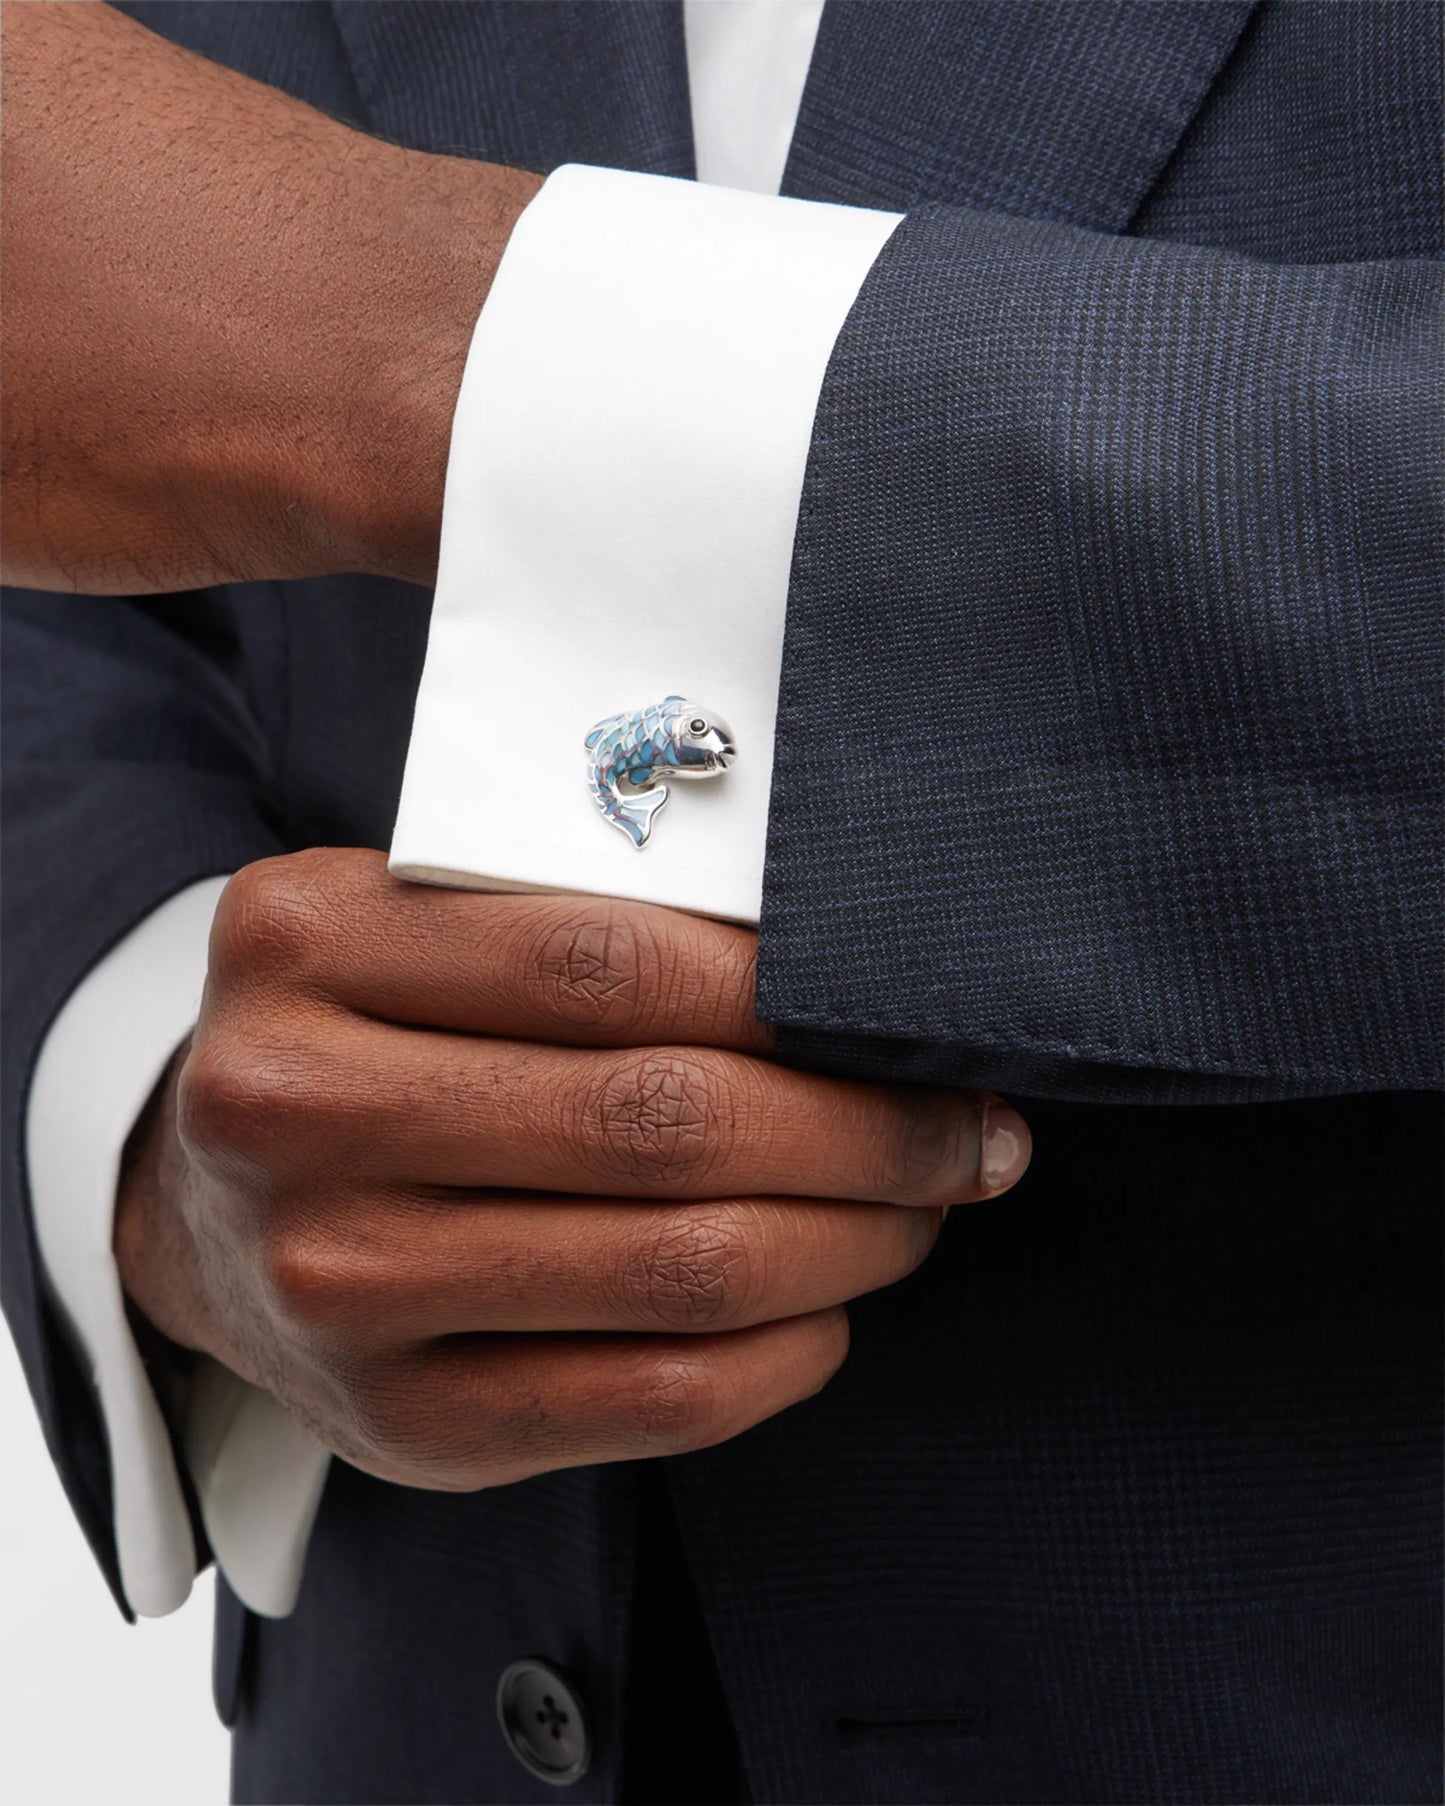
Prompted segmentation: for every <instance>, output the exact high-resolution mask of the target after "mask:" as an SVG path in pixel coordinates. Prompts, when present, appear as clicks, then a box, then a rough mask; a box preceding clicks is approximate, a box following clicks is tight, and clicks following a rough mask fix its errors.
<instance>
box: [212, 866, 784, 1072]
mask: <svg viewBox="0 0 1445 1806" xmlns="http://www.w3.org/2000/svg"><path fill="white" fill-rule="evenodd" d="M337 857H338V856H337V855H335V854H332V855H331V856H330V858H329V861H328V862H327V863H326V864H325V866H323V865H322V864H321V861H320V857H319V856H318V858H317V860H316V861H315V862H314V863H313V862H312V860H311V857H310V856H309V855H305V854H302V855H296V854H292V855H290V856H289V857H287V858H284V859H277V860H264V861H262V862H260V863H259V864H258V865H256V866H251V867H248V868H246V871H245V872H244V873H241V874H238V876H237V878H236V879H233V880H232V885H233V886H235V885H236V884H237V883H240V882H242V881H245V883H246V886H247V890H248V892H249V893H250V894H248V895H247V896H246V897H245V898H244V899H243V900H242V901H241V905H240V912H241V913H242V914H244V915H245V917H246V918H247V920H249V921H251V922H252V923H253V924H254V921H255V918H256V915H257V912H258V911H259V912H261V913H262V914H263V915H265V916H268V917H270V918H271V919H272V920H273V922H274V923H275V925H276V928H277V929H278V930H279V932H273V933H272V934H270V935H269V936H268V937H266V938H267V940H268V943H269V944H272V945H275V946H280V947H283V948H284V949H285V952H284V954H283V955H282V958H281V964H282V966H283V968H284V969H285V972H286V976H287V979H288V981H289V982H295V980H296V979H297V978H298V977H299V978H300V979H301V981H302V982H303V983H308V984H309V985H310V986H311V987H312V988H314V989H315V990H317V991H318V992H319V993H320V994H322V995H324V996H326V997H328V998H330V999H333V1000H334V1001H336V1002H339V1003H341V1004H343V1005H345V1006H346V1007H347V1008H349V1009H351V1010H353V1011H354V1012H356V1013H357V1014H359V1015H364V1016H371V1017H374V1018H376V1019H378V1020H382V1021H387V1022H395V1023H401V1024H406V1025H407V1026H410V1027H424V1028H438V1029H450V1030H454V1031H457V1032H461V1033H472V1034H487V1035H497V1036H503V1037H506V1038H507V1039H510V1040H524V1041H542V1042H549V1043H555V1044H558V1045H562V1046H569V1045H570V1046H577V1047H602V1046H605V1047H641V1046H652V1045H656V1044H659V1043H664V1044H686V1045H691V1046H697V1047H722V1048H731V1049H734V1050H736V1051H738V1052H740V1053H769V1052H771V1051H772V1048H773V1044H774V1037H773V1034H772V1031H771V1030H770V1029H768V1028H766V1027H765V1026H764V1025H763V1024H762V1023H760V1022H759V1021H758V1019H757V1015H756V1011H755V1008H754V998H755V990H756V986H755V968H756V961H757V936H756V935H755V934H754V933H753V932H752V931H751V930H749V929H746V928H739V927H735V926H733V925H731V924H729V923H724V922H713V921H708V920H706V919H704V918H703V917H700V916H691V915H685V914H683V913H682V912H681V911H679V910H673V909H664V908H660V907H658V906H656V905H653V904H646V903H625V902H619V901H615V900H613V899H609V898H602V897H580V896H578V897H573V896H549V897H542V896H517V895H498V894H494V893H490V892H484V891H463V890H447V889H442V888H440V887H437V886H432V885H422V884H411V883H407V882H405V881H404V880H401V879H398V878H394V877H392V876H391V874H390V873H389V872H388V870H387V868H386V859H385V856H384V855H383V854H381V853H370V852H360V851H358V852H356V853H355V854H347V855H345V856H344V857H345V859H346V860H347V862H348V864H347V866H346V868H345V870H346V879H345V882H338V881H337V873H336V865H335V861H336V858H337Z"/></svg>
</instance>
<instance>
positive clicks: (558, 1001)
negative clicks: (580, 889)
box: [532, 904, 650, 1035]
mask: <svg viewBox="0 0 1445 1806" xmlns="http://www.w3.org/2000/svg"><path fill="white" fill-rule="evenodd" d="M648 963H649V962H648V959H647V950H646V949H645V948H644V945H643V936H642V935H641V934H640V933H639V930H638V924H637V920H636V918H635V917H634V916H632V915H630V914H629V913H628V912H627V911H626V910H623V909H616V908H611V907H608V906H607V905H605V904H604V905H598V906H596V907H588V908H586V909H582V910H577V911H570V912H569V913H568V914H566V915H565V916H564V917H562V918H561V919H560V920H555V921H553V922H552V923H551V924H550V925H549V926H548V927H547V928H546V929H545V930H544V931H543V932H542V934H541V936H540V937H539V940H538V943H537V947H536V950H535V952H534V954H533V957H532V970H533V974H534V976H535V979H536V982H537V984H538V986H539V987H540V989H541V992H542V997H543V1001H544V1003H545V1004H546V1005H548V1006H549V1007H550V1009H551V1010H552V1011H553V1012H554V1013H555V1014H556V1015H557V1016H558V1017H559V1018H560V1019H561V1020H562V1021H564V1022H568V1023H572V1024H575V1025H576V1026H578V1027H580V1028H592V1029H597V1030H602V1031H606V1032H608V1033H611V1034H616V1035H625V1034H626V1033H628V1032H629V1031H630V1030H632V1029H633V1028H635V1027H636V1026H637V1023H638V1021H639V1018H640V1015H641V1011H642V999H643V997H644V996H645V995H646V994H647V992H648V990H649V988H650V987H649V986H648V985H647V984H646V983H645V982H644V968H645V966H646V965H647V964H648Z"/></svg>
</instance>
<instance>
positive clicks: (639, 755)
mask: <svg viewBox="0 0 1445 1806" xmlns="http://www.w3.org/2000/svg"><path fill="white" fill-rule="evenodd" d="M585 744H586V747H587V755H588V757H587V785H588V788H589V789H590V790H591V792H592V800H593V801H594V802H595V803H596V805H597V807H598V808H599V809H600V810H601V812H602V814H603V815H604V816H605V817H606V819H607V820H608V821H610V822H611V823H612V825H613V827H614V828H617V829H619V830H620V831H621V832H622V833H623V834H625V835H626V836H627V838H628V839H629V840H630V841H631V842H632V844H633V846H635V847H637V848H638V849H639V850H640V849H641V848H643V847H644V846H646V845H647V838H648V836H649V835H650V834H651V833H652V821H653V817H654V816H655V815H656V814H657V812H658V810H659V809H661V808H662V805H663V804H664V803H665V802H666V801H667V799H668V796H669V795H670V794H671V793H670V791H669V789H668V785H669V784H670V783H671V781H672V779H673V778H688V779H694V778H716V777H721V776H722V774H723V773H724V772H725V771H726V770H727V769H728V767H729V766H730V765H731V764H732V762H733V761H734V759H736V758H737V748H736V747H735V746H734V745H733V737H732V732H731V730H730V729H729V727H728V725H727V723H726V722H725V721H722V720H720V719H719V718H718V716H716V715H714V714H712V713H711V711H710V710H708V709H704V708H700V707H699V706H698V704H697V703H695V702H689V701H688V700H687V698H686V697H685V696H665V697H664V698H663V699H662V701H661V702H655V703H652V704H651V705H650V706H649V707H647V708H643V709H630V710H628V711H627V712H626V713H624V714H621V715H609V716H608V717H607V719H606V720H605V721H599V722H598V723H597V725H596V727H594V728H593V729H592V731H591V733H590V734H588V736H587V739H586V742H585Z"/></svg>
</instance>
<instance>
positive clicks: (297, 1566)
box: [25, 877, 328, 1618]
mask: <svg viewBox="0 0 1445 1806" xmlns="http://www.w3.org/2000/svg"><path fill="white" fill-rule="evenodd" d="M225 884H226V879H225V878H224V877H220V878H210V879H206V880H204V881H202V882H201V883H199V884H194V885H191V886H190V887H189V888H188V889H186V890H184V891H181V892H179V893H178V894H177V895H176V896H174V897H172V898H170V900H169V901H168V902H166V903H163V904H161V906H160V907H159V908H158V909H156V910H154V911H153V912H152V913H151V914H150V915H149V916H147V917H146V919H145V920H144V921H143V922H141V923H140V924H139V926H138V927H136V928H135V929H133V930H132V931H131V933H130V934H129V935H128V936H127V937H126V938H125V940H123V941H122V942H120V944H119V945H118V946H116V947H114V948H113V949H112V950H111V951H110V952H109V953H108V954H107V955H106V956H105V958H104V959H102V960H101V961H100V963H99V964H98V965H97V966H95V967H94V969H93V970H92V971H91V972H90V973H89V974H88V975H87V976H86V978H85V979H84V980H83V981H82V982H81V984H80V985H79V986H77V988H76V990H75V991H74V992H73V993H72V995H71V997H70V998H69V1000H68V1001H67V1002H66V1004H65V1006H64V1008H63V1009H62V1010H61V1012H60V1014H59V1015H58V1016H57V1017H56V1019H55V1022H54V1024H53V1026H52V1027H51V1029H50V1032H49V1034H48V1035H47V1036H46V1039H45V1043H44V1046H43V1047H42V1048H41V1051H40V1057H39V1060H38V1061H37V1063H36V1068H35V1078H34V1081H33V1083H32V1085H31V1089H30V1099H29V1103H28V1105H27V1108H26V1116H25V1153H26V1167H27V1171H28V1174H29V1180H30V1194H31V1204H32V1209H33V1212H34V1217H35V1230H36V1240H37V1242H38V1244H39V1251H40V1261H41V1267H42V1271H43V1274H44V1280H45V1284H46V1287H47V1290H48V1291H49V1293H50V1296H51V1298H52V1299H53V1301H54V1303H55V1305H56V1307H57V1310H58V1313H59V1315H60V1318H61V1320H62V1322H63V1324H64V1325H65V1328H66V1330H67V1331H68V1333H69V1335H70V1338H71V1340H72V1342H73V1344H74V1346H75V1348H76V1349H77V1351H78V1352H79V1354H80V1356H81V1358H82V1360H83V1361H84V1363H85V1365H86V1368H87V1370H88V1372H89V1374H90V1378H91V1382H92V1384H93V1385H94V1387H95V1391H96V1395H97V1398H98V1400H99V1404H100V1409H101V1415H102V1419H103V1422H104V1424H105V1432H106V1439H107V1442H108V1445H109V1452H110V1471H111V1484H112V1492H113V1512H114V1533H115V1545H116V1555H117V1560H118V1565H119V1568H120V1579H121V1587H122V1589H123V1591H124V1593H125V1596H126V1599H127V1600H128V1601H129V1603H130V1606H131V1609H132V1610H133V1611H135V1612H136V1613H137V1614H138V1615H139V1616H140V1617H147V1618H156V1617H163V1616H165V1614H166V1613H168V1612H173V1611H175V1610H176V1609H177V1607H179V1606H180V1605H182V1604H184V1602H185V1600H186V1598H187V1596H188V1595H189V1593H190V1590H191V1583H192V1581H193V1579H194V1577H195V1572H196V1549H195V1542H194V1539H193V1537H192V1535H191V1522H190V1515H189V1513H188V1511H187V1509H186V1501H185V1495H184V1492H183V1490H182V1487H181V1482H180V1477H179V1475H178V1474H177V1472H176V1467H175V1461H174V1458H173V1456H172V1452H171V1441H170V1436H169V1433H168V1431H167V1428H166V1422H165V1417H164V1415H163V1413H162V1411H161V1407H160V1403H159V1401H158V1400H157V1398H156V1395H155V1393H154V1392H153V1390H152V1388H151V1384H150V1381H149V1378H148V1377H147V1373H146V1368H145V1365H144V1362H143V1360H142V1358H141V1354H140V1351H139V1349H138V1348H137V1347H136V1343H135V1339H134V1337H133V1336H132V1334H131V1330H130V1324H129V1322H128V1321H127V1318H126V1311H125V1296H124V1293H123V1291H122V1288H121V1283H120V1275H119V1273H118V1271H117V1269H116V1264H115V1259H114V1256H113V1254H112V1251H111V1237H112V1229H113V1225H114V1216H115V1198H116V1187H117V1184H118V1181H119V1176H120V1162H121V1155H122V1153H123V1151H124V1148H125V1144H126V1141H127V1139H128V1137H129V1135H130V1132H131V1129H132V1128H133V1127H134V1125H135V1122H136V1119H137V1118H138V1117H139V1115H140V1113H141V1111H142V1110H143V1109H144V1108H145V1105H146V1102H147V1100H148V1099H149V1097H150V1095H151V1093H152V1091H153V1090H154V1089H155V1086H156V1082H157V1081H158V1079H159V1078H160V1076H161V1074H162V1072H163V1071H164V1070H165V1067H166V1063H167V1061H168V1060H169V1059H170V1057H171V1055H172V1054H173V1053H174V1052H175V1050H176V1048H177V1047H178V1046H179V1044H180V1043H181V1041H182V1040H183V1039H184V1038H185V1036H186V1035H187V1034H188V1033H189V1031H190V1029H191V1028H192V1026H193V1025H194V1023H195V1021H196V1016H197V1013H198V1011H199V1007H200V1001H201V991H202V988H203V986H204V984H205V976H206V950H207V944H208V941H209V937H210V929H211V920H212V917H213V916H214V914H215V910H216V903H217V901H218V900H219V898H220V894H221V891H222V890H223V889H224V888H225ZM179 1410H180V1414H181V1417H182V1432H181V1433H182V1440H183V1442H184V1444H185V1448H186V1460H187V1466H188V1467H189V1468H190V1470H191V1476H192V1480H193V1482H194V1485H195V1488H196V1495H197V1499H198V1502H199V1504H200V1509H201V1518H202V1521H203V1523H204V1524H205V1527H206V1535H207V1537H208V1538H209V1539H210V1543H211V1547H212V1550H213V1552H214V1554H215V1557H216V1561H217V1564H218V1565H219V1566H220V1568H221V1570H222V1572H223V1573H224V1574H225V1575H226V1578H227V1580H228V1581H229V1582H230V1584H231V1586H232V1588H233V1589H234V1591H235V1592H236V1593H237V1595H238V1596H239V1597H240V1598H241V1599H242V1600H243V1602H244V1603H245V1604H247V1605H248V1606H250V1607H251V1609H252V1610H254V1611H258V1612H261V1613H263V1614H265V1615H267V1616H280V1615H283V1614H284V1613H285V1612H287V1611H289V1610H290V1609H291V1606H292V1604H293V1603H294V1601H295V1595H296V1590H297V1587H298V1585H299V1582H300V1575H301V1565H302V1561H303V1559H304V1554H305V1548H306V1541H307V1537H308V1536H309V1533H310V1528H311V1521H312V1518H313V1517H314V1515H315V1509H316V1503H317V1500H318V1499H319V1497H320V1490H321V1483H322V1480H323V1479H324V1476H325V1471H326V1462H327V1459H328V1457H327V1455H326V1453H325V1451H324V1450H323V1449H321V1448H319V1447H318V1445H316V1444H315V1443H314V1442H312V1441H311V1439H310V1438H309V1437H307V1436H306V1435H305V1434H304V1432H302V1431H301V1429H300V1427H299V1426H298V1425H297V1424H296V1423H295V1421H294V1420H293V1419H291V1418H290V1417H289V1416H288V1414H287V1413H286V1412H285V1411H283V1410H282V1408H281V1406H280V1405H278V1404H277V1403H276V1402H275V1400H274V1399H272V1398H271V1397H270V1395H269V1394H267V1393H263V1392H260V1391H258V1390H257V1389H256V1388H255V1387H253V1386H249V1385H247V1384H246V1382H245V1381H244V1380H242V1379H240V1378H238V1377H237V1376H236V1375H235V1374H232V1373H230V1372H228V1371H227V1370H226V1369H225V1368H223V1367H221V1366H219V1365H218V1363H216V1362H214V1361H211V1360H208V1359H205V1358H202V1359H200V1360H198V1362H197V1363H196V1368H195V1371H194V1373H193V1375H192V1378H191V1381H190V1385H189V1388H188V1391H187V1393H186V1396H185V1397H184V1398H183V1399H182V1400H181V1401H180V1402H179Z"/></svg>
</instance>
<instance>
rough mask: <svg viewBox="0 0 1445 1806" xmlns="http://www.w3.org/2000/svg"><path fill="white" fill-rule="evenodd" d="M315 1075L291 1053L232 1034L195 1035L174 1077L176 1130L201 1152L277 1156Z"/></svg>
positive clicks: (305, 1102)
mask: <svg viewBox="0 0 1445 1806" xmlns="http://www.w3.org/2000/svg"><path fill="white" fill-rule="evenodd" d="M314 1087H315V1079H314V1075H313V1074H312V1073H310V1072H309V1071H308V1070H306V1068H305V1063H304V1062H301V1061H298V1060H296V1059H295V1057H294V1056H292V1057H287V1056H285V1055H283V1054H279V1053H274V1052H271V1051H269V1050H267V1049H266V1048H264V1047H262V1046H261V1045H259V1044H255V1043H247V1042H245V1041H243V1040H241V1039H238V1038H237V1037H235V1036H225V1035H215V1034H211V1035H205V1036H200V1035H198V1036H197V1038H196V1041H195V1043H194V1044H193V1045H192V1047H191V1051H190V1053H189V1054H188V1055H187V1057H186V1060H185V1063H184V1064H183V1065H182V1067H181V1070H180V1073H179V1075H178V1076H177V1080H176V1128H177V1133H178V1134H179V1136H180V1139H181V1141H182V1142H183V1143H184V1144H185V1145H186V1146H187V1147H188V1148H190V1149H192V1150H193V1151H195V1152H197V1153H201V1154H212V1155H243V1156H245V1155H261V1154H263V1153H264V1154H265V1155H267V1156H268V1157H273V1156H279V1155H280V1154H281V1153H282V1152H283V1151H284V1150H285V1148H286V1147H287V1145H288V1143H289V1142H290V1140H291V1138H290V1137H289V1136H288V1134H287V1133H286V1130H287V1127H288V1125H291V1126H294V1123H295V1118H296V1116H297V1114H298V1112H301V1113H304V1112H305V1111H306V1110H307V1109H308V1108H309V1106H310V1103H311V1099H312V1093H313V1091H314Z"/></svg>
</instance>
